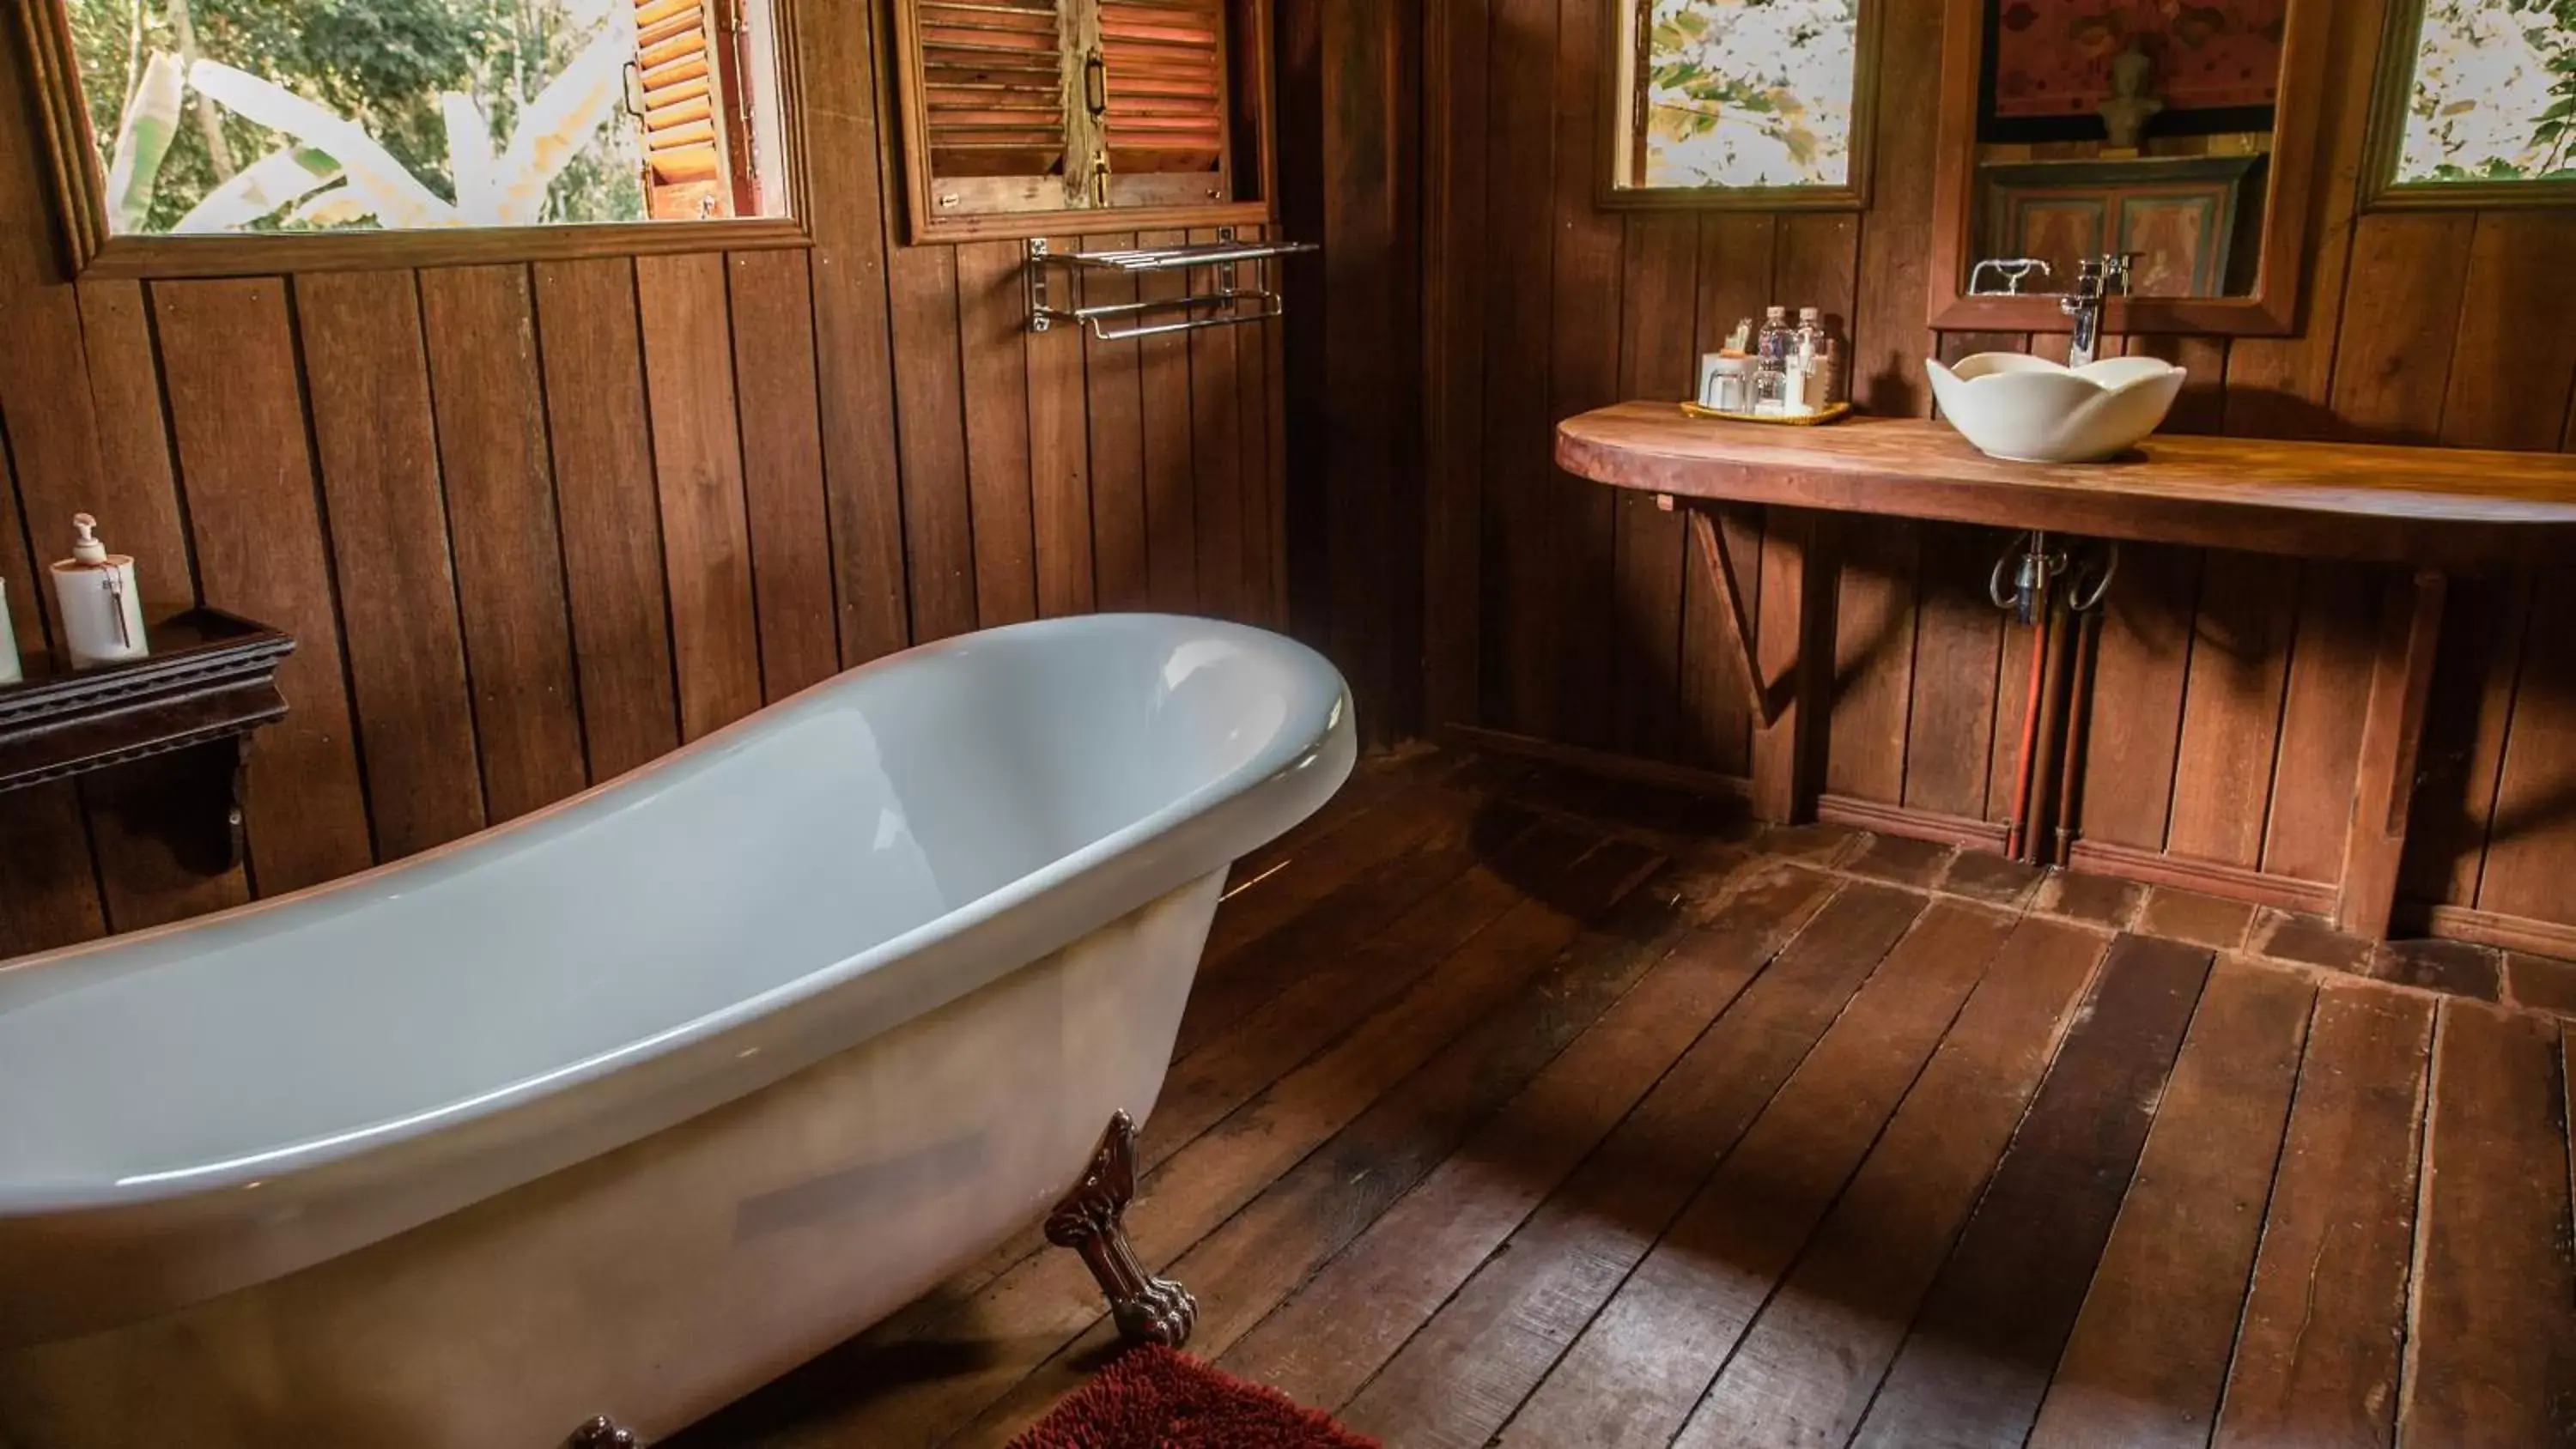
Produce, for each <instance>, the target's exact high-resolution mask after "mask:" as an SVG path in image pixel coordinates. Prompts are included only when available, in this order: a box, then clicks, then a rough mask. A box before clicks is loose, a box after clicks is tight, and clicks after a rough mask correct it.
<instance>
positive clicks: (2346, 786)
mask: <svg viewBox="0 0 2576 1449" xmlns="http://www.w3.org/2000/svg"><path fill="white" fill-rule="evenodd" d="M2383 590H2384V580H2383V579H2382V578H2380V577H2379V576H2378V575H2377V573H2376V572H2375V571H2373V570H2371V569H2368V568H2364V567H2362V566H2361V565H2358V564H2345V563H2333V562H2329V561H2325V560H2311V561H2310V562H2309V563H2308V564H2307V565H2306V567H2305V570H2304V573H2303V575H2302V578H2301V580H2300V585H2299V595H2300V598H2299V632H2298V638H2297V641H2296V642H2295V643H2293V644H2292V645H2291V653H2290V670H2289V687H2288V697H2287V698H2286V699H2285V700H2284V701H2283V704H2282V707H2281V743H2280V748H2279V750H2278V751H2277V760H2278V763H2277V765H2276V766H2275V768H2274V772H2273V778H2272V814H2271V823H2270V825H2269V826H2268V827H2267V829H2266V831H2265V836H2264V841H2263V868H2264V869H2265V870H2267V871H2270V872H2272V873H2273V874H2275V875H2286V876H2292V877H2295V878H2297V879H2300V880H2321V881H2330V880H2334V879H2336V878H2338V877H2339V876H2341V875H2342V873H2343V849H2344V840H2345V837H2346V836H2347V835H2348V834H2349V833H2350V827H2351V824H2352V798H2353V795H2352V792H2353V772H2354V770H2355V769H2357V768H2358V766H2359V764H2360V759H2361V727H2362V715H2363V711H2362V710H2361V708H2360V707H2359V706H2360V704H2361V702H2362V701H2364V700H2366V699H2367V698H2369V695H2370V670H2371V658H2372V655H2373V653H2374V645H2375V641H2376V640H2377V638H2378V634H2377V631H2376V624H2377V621H2378V618H2379V597H2380V595H2381V593H2382V592H2383Z"/></svg>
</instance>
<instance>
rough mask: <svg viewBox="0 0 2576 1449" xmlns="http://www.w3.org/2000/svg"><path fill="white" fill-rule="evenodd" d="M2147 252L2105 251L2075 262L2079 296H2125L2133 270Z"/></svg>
mask: <svg viewBox="0 0 2576 1449" xmlns="http://www.w3.org/2000/svg"><path fill="white" fill-rule="evenodd" d="M2146 255H2147V254H2146V253H2145V252H2105V253H2103V254H2102V255H2100V256H2098V257H2086V258H2085V259H2084V260H2082V261H2080V262H2077V263H2076V264H2075V293H2076V295H2077V296H2079V297H2112V296H2119V297H2125V296H2127V295H2129V287H2130V282H2131V276H2132V272H2133V270H2134V269H2135V267H2136V266H2137V264H2138V263H2139V262H2141V261H2143V260H2145V259H2146Z"/></svg>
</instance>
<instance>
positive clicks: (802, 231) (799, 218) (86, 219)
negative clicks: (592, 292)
mask: <svg viewBox="0 0 2576 1449" xmlns="http://www.w3.org/2000/svg"><path fill="white" fill-rule="evenodd" d="M798 3H799V0H770V14H771V16H772V17H773V28H774V29H775V31H776V33H777V36H778V54H777V56H776V57H775V64H776V65H777V67H778V104H779V110H780V115H779V118H778V124H779V134H780V137H781V140H782V143H783V145H784V148H785V150H786V153H787V154H786V162H787V207H788V214H787V215H785V216H757V217H738V218H729V219H726V220H720V221H620V222H583V223H577V224H565V225H558V226H492V227H454V228H439V229H435V230H406V231H335V232H271V233H243V232H233V233H223V234H218V235H205V236H170V235H163V236H119V235H116V234H114V233H111V232H110V231H109V230H108V229H107V177H106V173H105V171H104V170H103V169H102V167H101V164H100V161H99V155H98V145H97V142H96V139H95V138H94V136H93V134H92V132H91V130H90V122H89V107H88V105H87V104H86V103H85V102H84V100H83V98H82V91H81V76H80V60H79V57H78V56H77V55H76V54H75V53H74V51H73V49H72V32H71V13H70V11H69V9H68V8H67V0H15V5H14V8H15V9H16V10H17V11H18V15H19V22H20V32H21V39H22V42H23V44H24V45H25V47H26V51H27V59H28V64H29V68H30V71H31V74H30V75H29V77H28V79H29V81H30V83H31V84H32V86H33V88H34V90H35V98H36V109H37V112H38V114H39V116H40V117H41V118H42V122H43V125H44V150H45V157H44V160H45V168H46V172H47V175H48V177H49V179H50V180H51V182H52V189H53V191H54V196H55V204H56V212H55V214H56V217H57V219H58V220H59V222H60V223H61V227H62V234H63V244H64V250H65V253H66V259H67V262H68V265H69V268H70V270H69V275H70V276H72V277H75V278H90V277H97V278H106V277H241V276H273V275H278V274H282V273H290V272H319V271H344V270H356V269H376V268H403V267H445V266H472V265H478V264H486V263H497V262H541V261H563V260H570V259H574V258H580V257H608V256H618V257H631V256H650V255H656V254H661V253H670V252H707V251H758V250H766V249H773V248H780V247H806V246H811V245H813V234H812V231H811V229H810V228H809V227H808V226H807V224H806V221H805V215H806V207H807V203H808V197H807V190H806V188H807V186H808V184H809V181H808V174H807V169H806V164H805V154H806V140H805V107H804V97H803V88H802V85H801V80H802V77H801V75H800V68H799V64H798V57H799V55H800V54H801V53H802V49H803V47H802V44H801V38H800V36H799V33H798V25H797V21H798V16H797V6H798ZM813 3H835V0H813Z"/></svg>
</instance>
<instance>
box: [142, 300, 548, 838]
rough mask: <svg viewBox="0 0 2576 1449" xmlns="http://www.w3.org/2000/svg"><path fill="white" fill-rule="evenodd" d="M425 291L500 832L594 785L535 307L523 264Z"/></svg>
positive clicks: (434, 395)
mask: <svg viewBox="0 0 2576 1449" xmlns="http://www.w3.org/2000/svg"><path fill="white" fill-rule="evenodd" d="M420 294H421V319H422V322H423V325H424V326H425V327H426V329H427V334H428V340H429V375H430V397H431V399H432V402H433V405H434V406H435V408H436V412H437V417H438V448H439V466H440V468H441V470H442V471H443V472H444V474H445V476H446V479H447V514H448V532H449V541H450V546H451V548H452V549H453V552H454V556H455V563H456V584H457V591H458V600H459V604H460V608H461V613H462V617H463V619H464V622H465V668H466V678H467V679H468V680H469V681H470V682H471V683H472V684H473V686H474V728H475V734H476V738H477V739H478V740H479V742H480V744H481V754H482V760H483V789H484V813H485V815H486V817H487V818H489V819H491V820H493V821H495V822H498V821H503V820H510V819H513V818H515V817H517V816H520V815H524V814H526V813H528V812H529V811H531V810H535V809H537V808H539V807H540V806H544V805H550V804H552V803H554V802H555V801H557V800H560V799H562V798H564V797H565V796H567V795H570V794H573V793H574V792H576V791H578V790H580V789H581V788H582V787H583V786H584V785H585V784H587V783H588V781H589V766H588V763H587V761H586V760H585V758H584V756H583V750H582V733H581V708H580V703H579V698H578V687H577V685H576V684H575V682H574V677H573V664H572V642H571V628H570V623H569V619H568V617H567V612H566V610H567V606H566V602H565V597H564V577H563V550H562V545H561V543H560V541H559V539H558V535H557V531H556V530H557V527H558V522H557V515H556V512H555V497H554V475H553V470H552V466H551V462H550V459H549V455H548V452H547V445H546V405H545V397H544V384H543V382H542V381H541V379H540V377H539V370H538V365H537V344H536V325H535V319H534V314H533V311H532V305H533V304H532V299H531V297H530V294H529V282H528V273H527V269H526V268H524V267H468V268H456V269H448V270H440V271H429V272H423V273H421V274H420ZM165 330H166V328H165ZM190 491H191V495H192V496H193V494H194V486H193V484H192V485H191V490H190Z"/></svg>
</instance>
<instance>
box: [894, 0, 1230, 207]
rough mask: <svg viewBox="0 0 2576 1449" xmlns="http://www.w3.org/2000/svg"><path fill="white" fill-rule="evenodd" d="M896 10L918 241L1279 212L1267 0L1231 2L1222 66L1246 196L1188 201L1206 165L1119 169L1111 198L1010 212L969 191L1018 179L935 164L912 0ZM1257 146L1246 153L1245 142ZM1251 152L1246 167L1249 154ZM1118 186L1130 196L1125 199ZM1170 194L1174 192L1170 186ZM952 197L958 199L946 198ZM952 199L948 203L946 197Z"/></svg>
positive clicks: (909, 196) (903, 140)
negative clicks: (1184, 169)
mask: <svg viewBox="0 0 2576 1449" xmlns="http://www.w3.org/2000/svg"><path fill="white" fill-rule="evenodd" d="M886 9H887V10H888V11H890V12H891V13H892V21H893V41H894V43H893V45H892V46H891V47H890V48H888V49H887V51H886V52H885V53H886V54H887V55H889V56H891V57H892V58H893V64H891V65H889V66H888V67H887V71H888V72H889V74H890V75H891V76H892V77H893V89H894V100H895V106H896V109H895V115H896V117H897V120H898V123H899V125H900V127H901V135H900V144H901V146H902V154H903V172H904V202H905V206H904V211H905V219H906V222H907V227H906V235H907V237H908V238H909V239H910V241H911V242H912V244H913V245H915V246H929V245H936V244H941V243H952V242H970V241H1022V240H1027V239H1029V238H1032V237H1052V236H1063V235H1066V234H1068V233H1078V232H1103V231H1115V232H1128V231H1176V230H1184V229H1188V228H1194V227H1215V226H1268V225H1271V224H1273V223H1275V222H1276V221H1277V220H1278V207H1277V198H1278V194H1279V183H1278V176H1279V163H1278V95H1277V79H1276V77H1275V76H1274V75H1273V74H1272V70H1273V67H1272V64H1271V8H1270V0H1226V3H1225V20H1226V34H1225V42H1226V51H1225V60H1224V64H1225V69H1226V71H1227V73H1228V75H1229V76H1230V77H1231V78H1232V81H1233V86H1232V91H1233V97H1234V114H1233V115H1232V116H1231V117H1229V120H1228V139H1229V144H1230V145H1231V146H1232V149H1233V153H1234V154H1233V157H1232V158H1231V159H1232V175H1233V177H1234V185H1235V187H1236V189H1237V190H1238V191H1240V190H1241V188H1242V187H1243V185H1244V183H1245V182H1246V181H1249V182H1251V183H1252V185H1253V186H1254V187H1255V188H1256V194H1255V195H1254V196H1252V197H1251V198H1249V199H1236V200H1228V201H1190V200H1185V199H1182V198H1181V196H1180V195H1179V193H1180V192H1182V191H1183V190H1185V189H1190V190H1194V189H1196V188H1197V187H1199V186H1203V185H1204V184H1205V182H1204V180H1203V179H1202V177H1201V174H1200V173H1195V172H1189V173H1177V172H1176V173H1154V172H1139V173H1136V174H1133V175H1123V176H1113V177H1112V178H1111V183H1112V186H1113V187H1114V188H1116V192H1114V193H1113V197H1112V200H1111V201H1110V203H1109V204H1108V205H1106V206H1094V207H1071V206H1066V207H1050V208H1045V209H1029V210H1004V209H999V208H997V207H994V206H992V205H991V204H990V203H987V204H986V205H985V207H984V208H982V209H979V208H978V206H977V205H976V204H975V202H974V201H973V200H972V199H970V197H969V193H970V192H971V191H973V190H975V189H977V183H978V182H981V181H986V180H988V179H990V180H998V181H999V182H1000V184H1001V185H1005V186H1016V185H1019V184H1020V183H1019V182H1018V181H1017V180H1016V179H1014V178H972V177H969V178H953V179H950V180H948V181H945V182H943V181H941V180H940V179H939V178H938V177H936V176H934V175H933V174H932V173H931V168H930V116H929V108H928V104H927V100H926V98H925V97H924V95H923V89H924V87H923V84H922V79H921V76H922V66H921V43H920V35H919V32H918V29H917V25H916V21H915V18H914V17H915V6H914V3H913V0H888V3H887V5H886ZM1247 140H1248V141H1249V143H1250V148H1251V153H1250V155H1249V156H1247V155H1246V146H1245V143H1246V141H1247ZM1247 160H1249V161H1250V162H1251V165H1250V167H1249V168H1248V170H1247V168H1246V166H1245V165H1244V162H1245V161H1247ZM1117 193H1124V195H1125V196H1126V197H1127V198H1130V199H1120V197H1119V195H1118V194H1117ZM1167 193H1168V194H1167ZM949 198H954V200H948V199H949ZM943 201H947V204H943Z"/></svg>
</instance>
